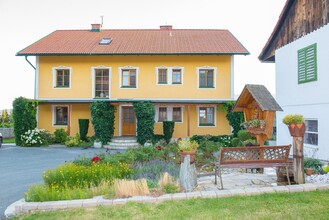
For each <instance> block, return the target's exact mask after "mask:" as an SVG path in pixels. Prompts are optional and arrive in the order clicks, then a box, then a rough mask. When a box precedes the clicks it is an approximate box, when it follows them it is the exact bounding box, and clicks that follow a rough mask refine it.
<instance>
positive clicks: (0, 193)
mask: <svg viewBox="0 0 329 220" xmlns="http://www.w3.org/2000/svg"><path fill="white" fill-rule="evenodd" d="M100 152H105V150H104V149H94V148H88V149H84V150H83V149H81V148H66V147H62V146H50V147H31V148H25V147H16V146H15V145H8V144H3V145H2V147H1V148H0V219H3V218H4V211H5V209H6V208H7V207H8V206H9V205H10V204H11V203H13V202H15V201H17V200H19V199H21V198H23V197H24V193H25V192H26V191H27V189H28V186H29V185H31V184H34V183H42V182H43V181H42V172H43V171H45V170H47V169H49V168H55V167H56V166H58V165H59V164H61V163H64V162H65V161H69V160H73V159H75V158H77V157H78V156H79V155H88V156H93V155H95V154H97V153H100Z"/></svg>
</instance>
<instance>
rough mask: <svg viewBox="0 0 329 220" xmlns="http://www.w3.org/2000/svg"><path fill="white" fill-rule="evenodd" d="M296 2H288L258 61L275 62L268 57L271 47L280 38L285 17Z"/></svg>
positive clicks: (291, 0)
mask: <svg viewBox="0 0 329 220" xmlns="http://www.w3.org/2000/svg"><path fill="white" fill-rule="evenodd" d="M294 1H295V0H287V1H286V3H285V5H284V7H283V9H282V11H281V14H280V16H279V19H278V21H277V23H276V25H275V27H274V29H273V31H272V33H271V35H270V37H269V38H268V40H267V42H266V44H265V46H264V47H263V49H262V52H261V53H260V54H259V56H258V59H259V60H260V61H261V62H275V58H274V59H273V61H272V60H269V59H270V58H271V57H267V53H268V52H269V50H270V49H271V48H270V47H271V45H272V43H273V41H274V40H275V38H276V37H277V36H278V34H279V32H280V30H281V26H282V25H283V22H284V20H285V17H286V16H287V14H288V12H289V9H290V7H291V6H292V4H293V3H294Z"/></svg>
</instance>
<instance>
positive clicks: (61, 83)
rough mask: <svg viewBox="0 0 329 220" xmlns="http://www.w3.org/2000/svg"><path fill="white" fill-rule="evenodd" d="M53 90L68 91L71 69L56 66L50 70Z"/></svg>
mask: <svg viewBox="0 0 329 220" xmlns="http://www.w3.org/2000/svg"><path fill="white" fill-rule="evenodd" d="M52 74H53V88H55V89H69V88H71V84H72V81H71V78H72V68H71V67H66V66H58V67H53V68H52Z"/></svg>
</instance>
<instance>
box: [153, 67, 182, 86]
mask: <svg viewBox="0 0 329 220" xmlns="http://www.w3.org/2000/svg"><path fill="white" fill-rule="evenodd" d="M155 75H156V84H157V85H181V84H183V77H184V68H183V67H180V66H174V67H167V66H161V67H156V68H155Z"/></svg>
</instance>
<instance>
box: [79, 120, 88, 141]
mask: <svg viewBox="0 0 329 220" xmlns="http://www.w3.org/2000/svg"><path fill="white" fill-rule="evenodd" d="M88 128H89V119H79V133H80V138H81V140H82V141H87V134H88Z"/></svg>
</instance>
